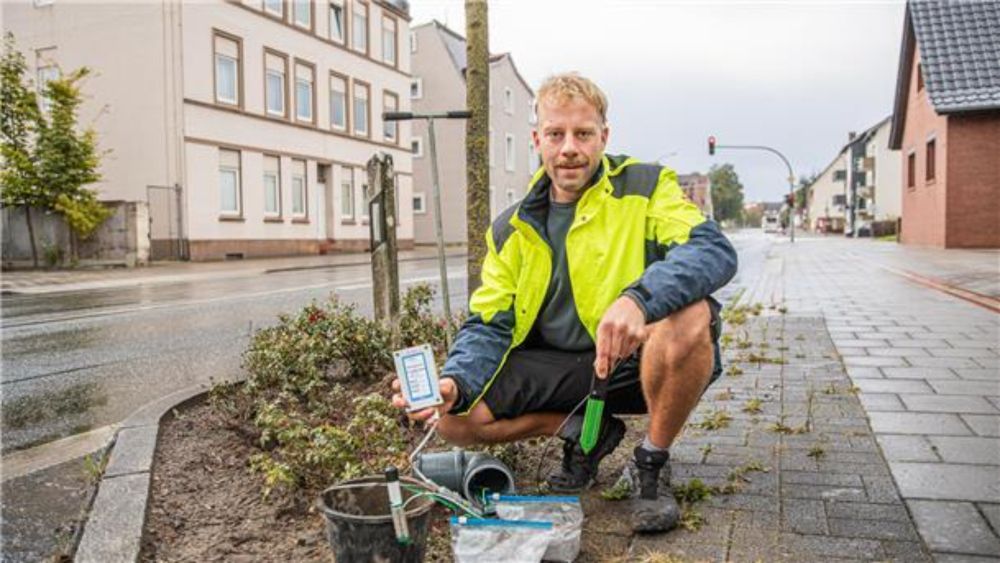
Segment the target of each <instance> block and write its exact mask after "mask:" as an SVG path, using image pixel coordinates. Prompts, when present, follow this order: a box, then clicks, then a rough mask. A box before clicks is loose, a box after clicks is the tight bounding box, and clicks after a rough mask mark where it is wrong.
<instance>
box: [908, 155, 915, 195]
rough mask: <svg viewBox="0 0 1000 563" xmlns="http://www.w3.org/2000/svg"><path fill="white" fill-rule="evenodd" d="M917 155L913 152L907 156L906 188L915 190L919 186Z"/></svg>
mask: <svg viewBox="0 0 1000 563" xmlns="http://www.w3.org/2000/svg"><path fill="white" fill-rule="evenodd" d="M916 180H917V153H914V152H911V153H910V154H908V155H907V156H906V187H907V188H911V189H912V188H913V187H914V186H916V185H917V182H916Z"/></svg>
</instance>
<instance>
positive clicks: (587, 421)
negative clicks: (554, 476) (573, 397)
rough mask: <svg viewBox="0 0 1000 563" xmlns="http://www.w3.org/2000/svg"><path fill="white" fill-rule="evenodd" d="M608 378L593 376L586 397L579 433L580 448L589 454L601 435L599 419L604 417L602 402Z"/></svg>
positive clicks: (606, 393) (606, 389) (605, 394)
mask: <svg viewBox="0 0 1000 563" xmlns="http://www.w3.org/2000/svg"><path fill="white" fill-rule="evenodd" d="M610 379H611V374H610V373H609V374H608V377H605V378H603V379H601V378H600V377H597V376H596V375H595V376H594V380H593V381H592V382H591V385H590V396H589V397H587V410H586V411H585V412H584V414H583V431H582V432H581V433H580V448H581V449H582V450H583V453H585V454H589V453H590V452H591V451H592V450H593V449H594V446H596V445H597V438H598V436H600V435H601V419H602V418H603V416H604V400H605V399H607V398H608V380H610Z"/></svg>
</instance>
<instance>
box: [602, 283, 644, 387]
mask: <svg viewBox="0 0 1000 563" xmlns="http://www.w3.org/2000/svg"><path fill="white" fill-rule="evenodd" d="M645 341H646V315H645V313H643V312H642V309H640V308H639V306H638V305H637V304H636V303H635V301H632V300H631V299H630V298H628V297H619V298H618V299H617V300H616V301H615V302H614V303H612V304H611V306H610V307H608V310H607V311H605V312H604V316H603V317H601V324H599V325H597V358H596V359H595V360H594V371H595V372H596V373H597V377H600V378H601V379H604V378H605V377H607V376H608V375H609V374H610V372H611V368H612V367H614V366H615V365H616V364H617V363H618V361H619V360H620V359H622V358H625V357H628V356H629V355H630V354H631V353H632V352H635V351H636V349H637V348H639V346H640V345H641V344H642V343H643V342H645Z"/></svg>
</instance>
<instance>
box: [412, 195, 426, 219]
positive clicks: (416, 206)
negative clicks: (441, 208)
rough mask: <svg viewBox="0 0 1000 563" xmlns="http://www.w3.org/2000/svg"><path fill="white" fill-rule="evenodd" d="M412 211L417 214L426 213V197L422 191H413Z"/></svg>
mask: <svg viewBox="0 0 1000 563" xmlns="http://www.w3.org/2000/svg"><path fill="white" fill-rule="evenodd" d="M413 212H414V213H416V214H417V215H423V214H425V213H427V198H426V196H424V192H414V193H413Z"/></svg>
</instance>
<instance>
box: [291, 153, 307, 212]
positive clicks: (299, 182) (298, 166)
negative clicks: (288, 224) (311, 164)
mask: <svg viewBox="0 0 1000 563" xmlns="http://www.w3.org/2000/svg"><path fill="white" fill-rule="evenodd" d="M305 216H306V161H304V160H297V159H296V160H292V217H299V218H302V217H305Z"/></svg>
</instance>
